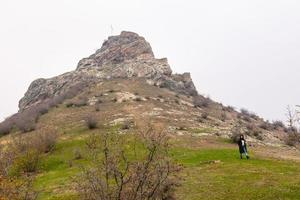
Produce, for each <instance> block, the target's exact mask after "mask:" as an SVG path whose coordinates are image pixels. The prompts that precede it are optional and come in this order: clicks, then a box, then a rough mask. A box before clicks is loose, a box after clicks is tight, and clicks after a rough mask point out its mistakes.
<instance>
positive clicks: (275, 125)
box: [273, 120, 285, 129]
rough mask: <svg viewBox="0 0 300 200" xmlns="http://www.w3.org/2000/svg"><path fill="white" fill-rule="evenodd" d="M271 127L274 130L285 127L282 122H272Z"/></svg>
mask: <svg viewBox="0 0 300 200" xmlns="http://www.w3.org/2000/svg"><path fill="white" fill-rule="evenodd" d="M273 127H274V129H279V128H285V125H284V123H283V122H282V121H279V120H277V121H274V122H273Z"/></svg>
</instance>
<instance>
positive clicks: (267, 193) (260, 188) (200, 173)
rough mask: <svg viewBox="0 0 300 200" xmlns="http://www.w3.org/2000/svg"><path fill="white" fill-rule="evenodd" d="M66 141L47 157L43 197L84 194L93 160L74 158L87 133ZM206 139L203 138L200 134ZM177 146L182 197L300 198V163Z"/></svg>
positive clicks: (41, 183)
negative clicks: (78, 180) (79, 190)
mask: <svg viewBox="0 0 300 200" xmlns="http://www.w3.org/2000/svg"><path fill="white" fill-rule="evenodd" d="M72 138H73V139H70V138H69V139H65V140H61V141H60V142H59V143H58V144H57V147H56V150H55V151H54V152H53V153H51V154H49V155H47V156H45V157H44V159H43V160H42V162H41V167H40V173H39V175H38V176H37V179H36V182H35V187H36V188H37V189H38V190H40V191H41V193H40V196H39V199H40V200H46V199H47V200H50V199H51V200H58V199H61V200H68V199H78V197H77V196H76V194H75V192H74V189H73V188H74V187H73V186H72V178H73V177H74V176H76V174H78V173H79V172H80V166H81V165H87V164H88V163H89V160H88V159H87V158H85V156H83V158H82V159H77V160H76V159H74V152H76V151H80V152H81V153H82V155H84V154H85V152H84V151H85V139H84V138H85V137H72ZM197 139H199V140H200V138H197ZM183 143H184V140H183V141H181V142H180V144H177V143H176V145H173V146H172V148H171V152H170V154H171V156H172V158H173V159H174V161H175V162H177V163H178V164H181V165H182V166H183V170H182V171H181V177H182V178H181V179H180V180H179V183H180V186H179V187H178V188H177V191H176V196H177V198H178V199H182V200H183V199H184V200H201V199H249V200H250V199H251V200H254V199H266V200H267V199H268V200H269V199H300V164H299V163H296V162H292V161H280V160H274V159H265V158H259V157H256V156H255V155H254V156H253V155H252V158H251V160H245V159H244V160H240V159H239V155H238V152H237V150H236V149H233V148H229V147H221V148H212V147H209V148H208V147H205V146H204V147H201V148H196V149H195V148H194V147H193V148H189V147H187V144H183Z"/></svg>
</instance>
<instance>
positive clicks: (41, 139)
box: [32, 127, 58, 153]
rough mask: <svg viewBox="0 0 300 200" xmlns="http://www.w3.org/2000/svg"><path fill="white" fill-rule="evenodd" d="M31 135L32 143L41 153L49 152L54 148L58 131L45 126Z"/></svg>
mask: <svg viewBox="0 0 300 200" xmlns="http://www.w3.org/2000/svg"><path fill="white" fill-rule="evenodd" d="M35 134H36V135H35V136H34V137H32V145H33V146H34V147H35V148H36V149H38V150H39V152H41V153H49V152H51V151H53V150H54V148H55V145H56V143H57V139H58V133H57V131H56V130H55V129H52V128H49V127H46V128H43V129H40V130H39V131H38V132H37V133H35Z"/></svg>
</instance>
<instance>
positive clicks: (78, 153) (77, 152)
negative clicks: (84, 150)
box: [74, 148, 82, 160]
mask: <svg viewBox="0 0 300 200" xmlns="http://www.w3.org/2000/svg"><path fill="white" fill-rule="evenodd" d="M81 158H82V154H81V151H80V149H78V148H77V149H75V150H74V159H75V160H80V159H81Z"/></svg>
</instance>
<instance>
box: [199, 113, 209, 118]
mask: <svg viewBox="0 0 300 200" xmlns="http://www.w3.org/2000/svg"><path fill="white" fill-rule="evenodd" d="M208 116H209V115H208V113H207V112H203V113H201V118H202V119H208Z"/></svg>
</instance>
